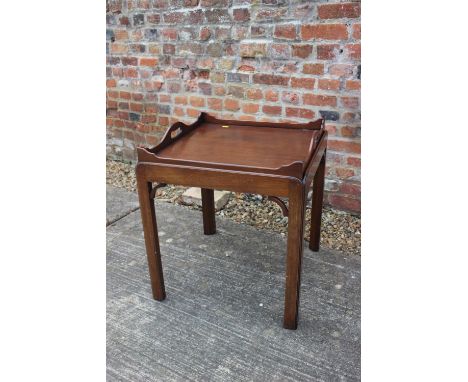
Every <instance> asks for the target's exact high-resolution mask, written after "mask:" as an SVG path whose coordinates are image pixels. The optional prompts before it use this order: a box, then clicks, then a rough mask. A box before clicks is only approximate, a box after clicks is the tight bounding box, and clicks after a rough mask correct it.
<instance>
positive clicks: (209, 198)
mask: <svg viewBox="0 0 468 382" xmlns="http://www.w3.org/2000/svg"><path fill="white" fill-rule="evenodd" d="M201 196H202V210H203V232H204V234H205V235H213V234H214V233H216V218H215V204H214V191H213V190H210V189H208V188H202V189H201Z"/></svg>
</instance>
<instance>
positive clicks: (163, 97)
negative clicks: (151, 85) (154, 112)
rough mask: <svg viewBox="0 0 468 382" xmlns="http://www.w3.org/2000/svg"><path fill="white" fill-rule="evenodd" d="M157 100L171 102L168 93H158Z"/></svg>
mask: <svg viewBox="0 0 468 382" xmlns="http://www.w3.org/2000/svg"><path fill="white" fill-rule="evenodd" d="M159 102H171V96H170V95H169V94H160V95H159Z"/></svg>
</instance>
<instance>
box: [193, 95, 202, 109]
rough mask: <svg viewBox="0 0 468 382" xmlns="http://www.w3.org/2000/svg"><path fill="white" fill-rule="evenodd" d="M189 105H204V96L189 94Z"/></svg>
mask: <svg viewBox="0 0 468 382" xmlns="http://www.w3.org/2000/svg"><path fill="white" fill-rule="evenodd" d="M190 105H192V106H194V107H204V106H205V98H204V97H197V96H191V97H190Z"/></svg>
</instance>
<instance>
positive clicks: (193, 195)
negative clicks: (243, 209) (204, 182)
mask: <svg viewBox="0 0 468 382" xmlns="http://www.w3.org/2000/svg"><path fill="white" fill-rule="evenodd" d="M230 197H231V192H229V191H217V190H215V192H214V202H215V209H216V210H221V209H222V208H224V207H225V206H226V204H227V202H228V201H229V198H230ZM181 202H182V203H184V204H188V205H191V204H195V205H197V206H200V207H201V206H202V200H201V189H200V188H198V187H190V188H189V189H187V190H186V191H185V192H184V193H183V194H182V198H181Z"/></svg>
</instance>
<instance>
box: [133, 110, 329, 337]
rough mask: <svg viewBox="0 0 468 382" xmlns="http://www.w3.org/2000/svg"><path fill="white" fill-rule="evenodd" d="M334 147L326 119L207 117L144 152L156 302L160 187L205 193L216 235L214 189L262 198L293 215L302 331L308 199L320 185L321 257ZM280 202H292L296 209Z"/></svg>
mask: <svg viewBox="0 0 468 382" xmlns="http://www.w3.org/2000/svg"><path fill="white" fill-rule="evenodd" d="M326 149H327V132H326V130H325V123H324V120H322V119H319V120H316V121H313V122H310V123H306V124H284V123H265V122H244V121H228V120H219V119H216V118H214V117H212V116H210V115H207V114H206V113H201V114H200V116H199V118H198V120H197V121H195V122H194V123H193V124H191V125H185V124H184V123H181V122H177V123H175V124H174V125H172V126H171V127H170V128H169V129H168V130H167V132H166V134H165V135H164V137H163V139H162V140H161V142H160V143H159V144H158V145H157V146H155V147H153V148H151V149H147V148H143V147H138V148H137V153H138V163H137V166H136V176H137V184H138V196H139V200H140V210H141V217H142V221H143V230H144V236H145V245H146V254H147V256H148V265H149V273H150V279H151V287H152V291H153V297H154V298H155V299H156V300H160V301H161V300H164V299H165V298H166V292H165V288H164V279H163V271H162V264H161V253H160V249H159V240H158V229H157V224H156V213H155V208H154V197H155V194H156V190H157V188H158V187H161V186H164V185H166V184H168V183H169V184H176V185H182V186H191V187H200V188H201V191H202V193H201V194H202V214H203V230H204V233H205V235H211V234H214V233H216V221H215V207H214V192H213V190H215V189H218V190H228V191H235V192H245V193H255V194H260V195H264V196H268V197H269V199H271V200H272V201H274V202H276V203H278V204H279V205H280V207H281V208H282V210H283V214H284V215H286V216H288V242H287V257H286V285H285V300H284V321H283V327H284V328H286V329H296V328H297V321H298V308H299V289H300V285H301V263H302V251H303V237H304V216H305V206H306V198H307V193H308V190H309V189H310V186H311V184H312V183H313V195H312V214H311V225H310V241H309V248H310V249H311V250H312V251H318V250H319V242H320V222H321V215H322V201H323V186H324V176H325V157H326ZM153 183H154V184H153ZM280 197H283V198H288V199H289V203H288V204H289V206H288V207H286V204H285V203H284V202H283V201H282V200H281V199H280Z"/></svg>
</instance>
